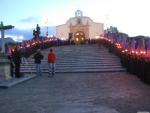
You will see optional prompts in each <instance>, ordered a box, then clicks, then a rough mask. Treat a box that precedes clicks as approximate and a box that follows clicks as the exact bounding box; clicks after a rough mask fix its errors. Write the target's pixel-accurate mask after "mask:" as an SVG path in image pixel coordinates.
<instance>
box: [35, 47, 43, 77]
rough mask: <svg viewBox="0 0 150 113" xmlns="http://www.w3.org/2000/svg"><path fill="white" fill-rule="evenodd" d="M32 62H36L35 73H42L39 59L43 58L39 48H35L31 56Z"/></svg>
mask: <svg viewBox="0 0 150 113" xmlns="http://www.w3.org/2000/svg"><path fill="white" fill-rule="evenodd" d="M33 58H34V63H35V64H36V73H37V75H42V72H41V60H42V59H43V58H44V57H43V55H42V54H41V52H40V49H38V50H37V52H36V53H35V54H34V56H33Z"/></svg>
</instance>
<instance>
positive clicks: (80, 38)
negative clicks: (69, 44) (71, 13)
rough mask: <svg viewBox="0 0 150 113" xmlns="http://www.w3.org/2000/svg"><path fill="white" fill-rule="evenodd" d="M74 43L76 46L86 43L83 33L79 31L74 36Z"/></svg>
mask: <svg viewBox="0 0 150 113" xmlns="http://www.w3.org/2000/svg"><path fill="white" fill-rule="evenodd" d="M74 42H75V43H76V44H82V43H85V34H84V32H82V31H78V32H76V33H75V34H74Z"/></svg>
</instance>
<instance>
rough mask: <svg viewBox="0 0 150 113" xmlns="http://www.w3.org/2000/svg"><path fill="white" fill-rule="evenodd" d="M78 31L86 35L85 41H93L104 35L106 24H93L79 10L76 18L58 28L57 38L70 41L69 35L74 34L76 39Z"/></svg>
mask: <svg viewBox="0 0 150 113" xmlns="http://www.w3.org/2000/svg"><path fill="white" fill-rule="evenodd" d="M78 31H82V32H83V33H84V34H85V39H93V38H95V37H96V36H97V35H101V34H103V33H104V24H103V23H95V22H93V20H92V19H91V18H89V17H86V16H83V13H82V11H80V10H77V11H76V12H75V17H72V18H70V19H69V20H68V21H67V22H66V24H63V25H59V26H56V37H58V38H63V39H64V38H65V39H68V38H69V33H72V34H73V39H74V35H75V33H76V32H78Z"/></svg>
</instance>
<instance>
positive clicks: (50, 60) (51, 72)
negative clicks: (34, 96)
mask: <svg viewBox="0 0 150 113" xmlns="http://www.w3.org/2000/svg"><path fill="white" fill-rule="evenodd" d="M48 63H49V66H48V67H49V75H50V76H51V75H52V77H54V74H55V63H56V54H55V52H54V51H53V49H50V52H49V54H48Z"/></svg>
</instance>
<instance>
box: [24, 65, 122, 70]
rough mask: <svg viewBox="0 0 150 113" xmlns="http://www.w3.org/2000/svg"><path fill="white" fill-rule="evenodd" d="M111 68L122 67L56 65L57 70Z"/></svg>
mask: <svg viewBox="0 0 150 113" xmlns="http://www.w3.org/2000/svg"><path fill="white" fill-rule="evenodd" d="M112 68H122V66H86V67H81V66H72V67H71V66H67V67H65V66H61V67H60V66H56V69H57V70H60V69H112ZM21 69H32V70H33V69H36V68H35V66H32V67H22V68H21ZM41 69H45V70H46V69H48V66H45V67H43V66H41Z"/></svg>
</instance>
